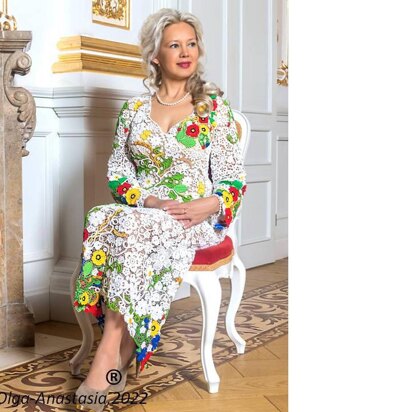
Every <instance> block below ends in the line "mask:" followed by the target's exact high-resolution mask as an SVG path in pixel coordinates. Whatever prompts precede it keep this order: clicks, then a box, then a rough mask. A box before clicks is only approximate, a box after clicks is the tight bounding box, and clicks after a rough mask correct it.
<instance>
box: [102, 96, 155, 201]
mask: <svg viewBox="0 0 412 412" xmlns="http://www.w3.org/2000/svg"><path fill="white" fill-rule="evenodd" d="M141 105H142V102H141V101H140V100H136V98H131V99H129V100H127V101H126V102H125V103H124V104H123V107H122V109H121V110H120V113H119V116H118V119H117V124H116V132H115V136H114V139H113V150H112V154H111V156H110V158H109V161H108V171H107V180H108V185H109V189H110V191H111V193H112V196H113V198H114V200H115V201H116V202H117V203H123V204H127V205H129V206H137V207H143V202H144V200H145V199H146V197H147V196H148V195H149V193H148V191H147V190H145V189H144V188H142V187H141V186H140V185H139V184H138V181H137V178H136V167H135V165H134V164H133V163H132V161H131V160H130V157H129V154H128V149H127V145H126V142H127V138H128V136H129V133H130V125H131V122H132V120H133V117H134V115H135V114H136V111H137V110H139V108H140V106H141Z"/></svg>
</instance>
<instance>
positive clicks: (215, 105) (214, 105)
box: [213, 99, 217, 111]
mask: <svg viewBox="0 0 412 412" xmlns="http://www.w3.org/2000/svg"><path fill="white" fill-rule="evenodd" d="M216 108H217V102H216V99H213V111H215V110H216Z"/></svg>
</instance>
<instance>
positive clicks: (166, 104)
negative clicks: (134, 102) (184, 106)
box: [155, 92, 190, 106]
mask: <svg viewBox="0 0 412 412" xmlns="http://www.w3.org/2000/svg"><path fill="white" fill-rule="evenodd" d="M189 94H190V92H187V93H186V94H185V95H184V96H183V97H182V98H181V99H179V100H176V101H175V102H172V103H166V102H163V101H162V100H161V99H160V97H159V96H158V95H157V92H155V95H156V99H157V101H158V102H159V103H160V104H163V105H164V106H176V105H177V104H179V103H181V102H183V100H185V99H186V97H187V96H189Z"/></svg>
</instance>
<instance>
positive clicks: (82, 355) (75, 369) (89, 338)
mask: <svg viewBox="0 0 412 412" xmlns="http://www.w3.org/2000/svg"><path fill="white" fill-rule="evenodd" d="M81 264H82V263H81V261H80V262H79V264H78V265H77V267H76V270H75V271H74V273H73V275H72V277H71V282H70V298H71V301H72V302H73V300H74V289H75V285H76V280H77V278H78V276H79V273H80V270H81ZM73 311H74V314H75V315H76V318H77V321H78V323H79V326H80V329H81V331H82V334H83V339H82V345H81V346H80V349H79V350H78V351H77V353H76V355H74V356H73V358H72V359H70V361H69V365H70V371H71V374H72V375H79V374H80V368H81V366H82V363H83V361H84V360H85V359H86V358H87V356H89V353H90V351H91V350H92V346H93V338H94V332H93V327H92V324H91V322H90V319H89V317H88V314H87V313H85V312H77V310H75V309H74V308H73Z"/></svg>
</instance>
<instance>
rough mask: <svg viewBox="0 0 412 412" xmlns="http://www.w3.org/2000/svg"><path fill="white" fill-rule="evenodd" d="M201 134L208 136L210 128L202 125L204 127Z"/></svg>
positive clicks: (201, 127) (201, 128)
mask: <svg viewBox="0 0 412 412" xmlns="http://www.w3.org/2000/svg"><path fill="white" fill-rule="evenodd" d="M200 133H203V134H208V133H209V128H208V127H207V126H206V125H205V124H202V126H200Z"/></svg>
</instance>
